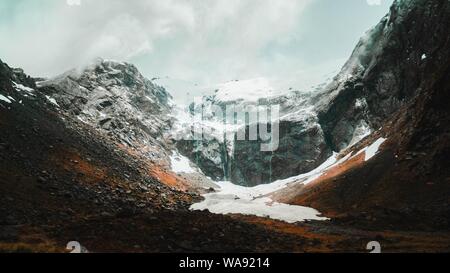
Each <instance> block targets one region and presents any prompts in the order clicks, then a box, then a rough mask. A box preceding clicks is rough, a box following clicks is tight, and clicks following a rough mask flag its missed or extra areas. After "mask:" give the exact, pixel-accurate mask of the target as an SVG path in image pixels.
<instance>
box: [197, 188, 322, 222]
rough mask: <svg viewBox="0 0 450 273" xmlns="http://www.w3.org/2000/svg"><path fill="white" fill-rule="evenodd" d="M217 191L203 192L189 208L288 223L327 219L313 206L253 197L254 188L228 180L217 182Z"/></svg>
mask: <svg viewBox="0 0 450 273" xmlns="http://www.w3.org/2000/svg"><path fill="white" fill-rule="evenodd" d="M218 185H219V186H220V190H219V192H218V193H209V194H205V195H204V197H205V200H204V201H203V202H200V203H196V204H194V205H192V206H191V210H204V209H207V210H209V211H210V212H211V213H215V214H245V215H256V216H260V217H269V218H271V219H276V220H281V221H285V222H288V223H295V222H301V221H305V220H327V219H328V218H325V217H321V216H319V215H320V212H318V211H317V210H315V209H313V208H308V207H303V206H293V205H287V204H282V203H277V202H273V201H272V199H270V198H268V197H260V198H255V197H254V195H255V193H257V191H256V192H255V191H253V190H254V188H246V187H242V186H239V185H235V184H232V183H230V182H219V183H218Z"/></svg>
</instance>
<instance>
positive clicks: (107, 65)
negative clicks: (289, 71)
mask: <svg viewBox="0 0 450 273" xmlns="http://www.w3.org/2000/svg"><path fill="white" fill-rule="evenodd" d="M38 87H39V88H40V90H41V91H42V92H44V93H46V94H48V95H49V96H50V97H52V98H53V99H55V101H56V102H57V104H58V105H59V106H60V107H61V108H62V109H63V110H64V111H67V112H68V113H70V114H72V115H74V116H76V118H78V119H79V120H80V121H82V122H85V123H88V124H90V125H92V126H94V127H96V128H99V129H101V130H104V131H106V132H107V133H108V134H111V135H114V136H117V137H118V138H119V139H120V140H121V141H122V142H123V143H124V144H127V145H130V146H136V147H137V146H164V145H165V144H164V141H163V135H164V132H165V131H166V130H168V129H169V128H170V118H169V116H168V114H169V113H170V111H171V108H172V102H171V99H172V98H171V96H170V95H169V93H167V92H166V90H165V89H164V88H163V87H160V86H157V85H155V84H153V83H152V82H151V81H150V80H148V79H146V78H145V77H143V76H142V75H141V74H140V73H139V71H138V70H137V68H136V67H135V66H134V65H131V64H128V63H123V62H117V61H112V60H103V59H98V60H96V61H95V62H94V63H92V64H90V65H89V66H87V67H85V68H82V69H79V70H71V71H69V72H66V73H64V74H62V75H60V76H57V77H55V78H52V79H49V80H45V81H41V82H38ZM154 152H157V150H156V149H155V151H154Z"/></svg>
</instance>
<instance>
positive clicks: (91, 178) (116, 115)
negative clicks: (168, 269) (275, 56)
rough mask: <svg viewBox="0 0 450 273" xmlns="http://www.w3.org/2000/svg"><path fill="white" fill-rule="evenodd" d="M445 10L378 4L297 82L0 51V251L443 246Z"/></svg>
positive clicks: (449, 84) (449, 187) (449, 19)
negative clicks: (373, 16)
mask: <svg viewBox="0 0 450 273" xmlns="http://www.w3.org/2000/svg"><path fill="white" fill-rule="evenodd" d="M115 4H117V3H115ZM280 5H281V4H280ZM286 5H287V4H286ZM264 7H266V6H263V8H264ZM295 7H297V6H295ZM159 8H161V9H164V8H165V6H164V5H163V6H160V7H159ZM185 8H186V7H185ZM280 8H282V10H285V6H284V4H283V5H281V7H280ZM297 8H298V7H297ZM304 8H306V6H305V7H304ZM164 10H166V9H164ZM277 14H278V13H277ZM277 14H275V15H277ZM172 15H173V14H172ZM275 15H273V16H275ZM177 18H178V17H177ZM183 18H184V17H183ZM274 18H275V19H277V20H278V15H277V16H275V17H274ZM156 19H158V18H155V20H156ZM275 19H274V20H275ZM156 21H158V20H156ZM449 25H450V2H449V1H447V0H436V1H427V0H411V1H404V0H397V1H394V3H393V4H392V6H391V7H390V9H389V10H388V11H387V14H386V15H385V16H384V17H383V18H382V19H381V21H380V22H379V23H378V24H377V25H376V26H374V27H373V28H371V29H369V30H368V31H367V32H366V33H365V34H364V36H362V37H361V38H360V40H359V42H358V43H357V44H356V46H355V48H354V50H353V53H352V54H351V56H350V57H349V59H348V60H347V61H346V62H345V63H344V65H343V66H342V67H341V69H340V70H339V71H336V73H335V74H332V75H330V74H329V73H330V72H329V71H325V70H324V71H323V72H324V75H325V76H324V77H323V81H321V82H320V83H319V84H313V85H312V86H306V87H304V88H296V87H295V86H290V85H291V84H290V83H291V81H290V80H291V79H289V78H288V77H287V78H286V82H284V83H282V84H281V83H279V82H278V81H280V80H281V79H280V78H279V77H278V76H277V77H275V79H276V81H275V80H274V78H270V77H253V78H251V77H249V78H246V79H235V80H230V81H228V82H224V83H217V84H214V85H202V84H201V83H198V82H195V81H194V82H190V81H183V80H176V78H177V77H176V76H175V77H173V78H172V77H171V76H167V77H155V78H151V79H149V78H147V77H145V76H144V74H143V72H141V71H140V70H139V69H138V67H137V66H136V65H134V64H132V63H131V62H129V61H120V60H111V59H103V58H97V59H94V60H90V61H89V62H87V64H85V65H83V66H80V67H76V68H74V69H71V70H68V71H59V72H58V73H57V74H58V76H54V77H31V76H29V75H28V74H26V71H24V70H23V69H21V68H12V67H10V66H9V65H8V64H6V63H4V62H2V61H0V128H1V130H2V132H4V133H2V134H0V165H1V167H0V192H1V195H2V198H1V199H0V251H5V252H16V251H20V250H25V251H31V252H41V251H43V252H64V251H65V246H66V244H67V242H69V241H70V240H73V238H76V240H79V241H80V242H82V244H83V247H85V248H86V249H88V250H92V251H95V252H103V251H106V252H111V251H112V252H188V253H191V252H220V253H223V252H233V251H238V252H333V251H337V252H349V251H357V252H365V251H366V249H365V248H364V247H365V245H364V247H361V245H362V242H363V243H364V244H365V243H367V242H369V241H373V238H377V240H378V241H381V242H382V244H383V248H384V249H385V250H386V251H392V252H397V251H406V252H422V251H432V252H445V251H448V250H449V246H450V234H449V233H448V230H449V224H450V222H449V218H448V215H450V199H449V194H450V183H449V182H450V171H449V169H448V165H449V164H450V132H449V128H450V118H449V117H450V113H449V109H450V108H449V107H448V106H449V103H450V97H449V89H450V70H449V64H450V50H449V48H450V29H449V28H448V26H449ZM330 46H332V45H330ZM241 53H242V52H241ZM244 53H245V50H244V49H243V53H242V54H244ZM292 75H295V73H293V74H291V76H292ZM44 76H45V75H44ZM275 82H276V84H275ZM281 86H282V87H281ZM184 88H186V89H189V90H185V92H186V93H189V92H192V94H190V95H189V96H187V97H186V100H184V101H183V102H181V100H177V98H176V94H172V92H171V89H177V91H176V92H177V93H178V92H180V91H179V90H183V89H184ZM191 88H192V89H191ZM194 89H195V90H194ZM193 90H194V91H193ZM199 90H200V91H199ZM195 92H198V93H195ZM194 93H195V94H194ZM191 96H192V97H194V96H195V97H196V100H195V101H190V100H188V98H189V97H191ZM261 107H262V108H261ZM228 108H230V109H234V110H235V112H232V116H231V118H230V119H227V118H228V117H227V109H228ZM236 109H240V110H239V111H237V110H236ZM242 109H244V110H245V111H242ZM261 109H263V110H264V111H265V110H266V109H270V111H268V113H269V114H267V116H266V118H267V120H264V119H262V118H261V116H263V114H262V113H266V112H262V111H261ZM274 109H276V110H274ZM275 111H277V112H276V113H275ZM220 114H221V115H220ZM224 114H225V115H224ZM254 128H257V130H256V131H253V132H257V133H258V134H256V137H252V136H250V134H251V132H252V130H254ZM199 129H200V130H201V131H200V132H201V133H200V136H198V135H196V133H197V132H198V130H199ZM264 131H265V133H267V134H268V135H270V138H268V139H264V138H262V137H261V134H262V133H264ZM275 132H276V134H275ZM238 136H244V139H239V137H238ZM273 143H275V146H271V145H269V146H268V147H275V148H274V149H272V150H270V149H263V148H262V147H266V146H267V145H268V144H273Z"/></svg>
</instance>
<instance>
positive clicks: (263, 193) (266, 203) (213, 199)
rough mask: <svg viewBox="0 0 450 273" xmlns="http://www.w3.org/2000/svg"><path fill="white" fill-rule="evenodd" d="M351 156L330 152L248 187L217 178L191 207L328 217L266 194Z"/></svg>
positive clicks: (284, 217) (262, 214) (305, 181)
mask: <svg viewBox="0 0 450 273" xmlns="http://www.w3.org/2000/svg"><path fill="white" fill-rule="evenodd" d="M351 156H352V153H349V154H347V155H346V156H345V157H343V158H341V159H339V160H338V153H333V155H332V156H331V157H330V158H329V159H328V160H326V161H325V162H324V163H323V164H322V165H320V166H319V167H317V168H316V169H314V170H312V171H310V172H308V173H305V174H300V175H297V176H294V177H290V178H287V179H283V180H278V181H275V182H273V183H270V184H262V185H258V186H255V187H251V188H250V187H243V186H239V185H235V184H233V183H231V182H218V183H217V184H218V185H219V186H220V189H219V190H218V192H215V193H208V194H205V195H203V196H204V198H205V200H204V201H202V202H200V203H196V204H194V205H192V206H191V210H204V209H208V210H209V211H210V212H212V213H216V214H230V213H239V214H246V215H256V216H260V217H269V218H272V219H277V220H282V221H285V222H288V223H294V222H300V221H304V220H327V219H328V218H325V217H321V216H319V215H320V212H318V211H317V210H315V209H313V208H308V207H303V206H293V205H287V204H282V203H277V202H274V201H272V199H270V198H269V197H268V195H269V194H271V193H273V192H276V191H278V190H281V189H283V188H285V187H287V186H288V185H290V184H294V183H302V184H305V185H306V184H308V183H311V182H312V181H314V180H316V179H317V178H319V177H320V176H322V175H323V174H324V173H325V172H326V171H327V170H328V169H330V168H332V167H334V166H336V165H338V164H341V163H343V162H345V161H347V160H348V159H349V158H350V157H351Z"/></svg>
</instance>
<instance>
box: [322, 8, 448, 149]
mask: <svg viewBox="0 0 450 273" xmlns="http://www.w3.org/2000/svg"><path fill="white" fill-rule="evenodd" d="M449 6H450V5H449V2H448V1H445V0H441V1H426V0H414V1H395V2H394V4H393V6H392V7H391V10H390V13H389V14H388V15H386V16H385V17H384V18H383V19H382V20H381V22H380V23H379V24H378V25H377V26H376V27H375V28H373V29H372V30H370V31H369V32H367V34H366V35H365V37H363V38H362V39H361V40H360V42H359V43H358V45H357V46H356V49H355V50H354V52H353V54H352V56H351V57H350V59H349V60H348V62H347V63H346V64H345V66H344V67H343V69H342V71H341V72H340V73H339V75H338V76H337V77H336V78H335V79H334V81H333V82H332V83H331V84H330V85H329V86H328V87H327V88H326V89H325V90H324V91H323V92H321V94H320V95H319V96H317V97H316V98H315V100H316V105H317V110H318V113H319V114H318V115H319V122H320V124H321V125H322V128H323V130H324V133H325V136H326V139H327V144H328V145H329V146H330V147H331V148H332V149H333V150H336V151H339V150H341V149H343V148H345V147H346V146H347V145H349V144H350V143H351V140H352V138H353V137H354V132H355V129H358V128H361V127H366V128H371V129H372V130H374V129H375V130H376V129H378V128H379V127H380V126H381V124H382V123H383V121H384V120H385V119H386V118H387V117H389V116H390V115H391V114H392V113H393V112H395V111H396V110H398V109H399V107H400V106H402V105H404V104H405V103H407V102H408V101H409V100H410V99H411V98H412V97H413V96H415V95H416V94H417V90H418V88H419V86H420V84H421V83H422V82H423V81H425V80H427V78H428V77H429V76H430V72H431V71H433V70H434V69H438V68H439V66H440V65H441V63H442V62H445V60H448V56H449V50H448V48H449V47H448V44H449V41H448V40H449V38H448V37H449V36H450V33H449V28H448V26H449V24H450V21H449V16H448V14H449V8H450V7H449Z"/></svg>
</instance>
